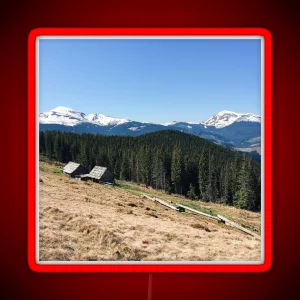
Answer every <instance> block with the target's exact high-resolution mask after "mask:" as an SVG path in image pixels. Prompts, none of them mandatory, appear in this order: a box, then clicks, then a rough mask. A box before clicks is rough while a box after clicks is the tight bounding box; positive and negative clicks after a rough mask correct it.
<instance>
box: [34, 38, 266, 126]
mask: <svg viewBox="0 0 300 300" xmlns="http://www.w3.org/2000/svg"><path fill="white" fill-rule="evenodd" d="M39 51H40V52H39V53H40V56H39V60H40V61H39V63H40V111H41V112H46V111H48V110H50V109H53V108H55V107H56V106H66V107H71V108H73V109H75V110H78V111H81V112H85V113H102V114H105V115H108V116H113V117H119V118H128V119H131V120H135V121H144V122H155V123H164V122H169V121H175V120H176V121H192V122H200V121H204V120H206V119H208V118H209V117H211V116H212V115H213V114H215V113H217V112H219V111H221V110H231V111H235V112H250V113H256V114H259V115H260V79H261V77H260V76H261V74H260V73H261V71H260V63H261V58H260V40H187V39H181V40H158V39H155V40H141V39H138V40H133V39H131V40H120V39H119V40H108V39H106V40H103V39H97V40H91V39H90V40H87V39H82V40H75V39H72V40H58V39H56V40H55V39H48V40H47V39H43V40H40V50H39Z"/></svg>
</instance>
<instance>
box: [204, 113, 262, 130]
mask: <svg viewBox="0 0 300 300" xmlns="http://www.w3.org/2000/svg"><path fill="white" fill-rule="evenodd" d="M234 122H259V123H260V122H261V117H260V116H258V115H256V114H252V113H236V112H233V111H229V110H222V111H220V112H219V113H217V114H215V115H214V116H212V117H211V118H209V119H208V120H206V121H205V122H202V124H203V125H206V126H214V127H216V128H223V127H226V126H228V125H231V124H232V123H234Z"/></svg>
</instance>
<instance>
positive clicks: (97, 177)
mask: <svg viewBox="0 0 300 300" xmlns="http://www.w3.org/2000/svg"><path fill="white" fill-rule="evenodd" d="M88 178H89V179H91V180H92V181H94V182H98V183H109V184H114V175H113V173H112V172H110V171H109V170H108V169H107V168H105V167H100V166H95V167H94V168H93V170H92V171H91V172H90V174H89V175H88Z"/></svg>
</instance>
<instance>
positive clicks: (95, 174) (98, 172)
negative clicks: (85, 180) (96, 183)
mask: <svg viewBox="0 0 300 300" xmlns="http://www.w3.org/2000/svg"><path fill="white" fill-rule="evenodd" d="M106 170H107V168H106V167H100V166H95V167H94V169H93V170H92V171H91V172H90V174H89V177H91V178H94V179H100V178H101V177H102V175H103V174H104V172H105V171H106Z"/></svg>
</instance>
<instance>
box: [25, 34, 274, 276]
mask: <svg viewBox="0 0 300 300" xmlns="http://www.w3.org/2000/svg"><path fill="white" fill-rule="evenodd" d="M78 35H82V36H106V35H107V36H112V35H124V36H128V35H129V36H139V35H143V36H145V35H146V36H147V35H149V36H151V35H156V36H172V35H173V36H178V35H184V36H249V37H251V36H260V37H262V38H263V39H264V90H265V93H264V94H265V97H264V108H265V109H264V116H263V117H264V125H265V126H264V143H265V144H264V175H265V177H264V193H265V194H264V196H265V197H264V204H265V208H264V220H265V226H264V254H265V256H264V262H263V263H262V264H257V265H254V264H251V265H248V264H230V263H227V264H225V262H224V264H207V265H204V264H201V265H198V264H188V265H187V264H186V265H184V264H176V262H174V264H166V265H163V264H154V263H151V264H135V265H130V262H129V263H128V264H126V265H124V264H122V265H121V264H119V265H117V264H113V265H109V264H105V265H104V264H101V265H88V264H76V263H74V264H65V265H63V264H51V265H50V264H47V265H44V264H38V263H37V262H36V260H35V253H36V244H35V239H36V234H37V232H38V231H37V228H36V226H35V224H36V222H35V218H36V216H35V209H36V185H35V179H36V171H35V170H36V155H37V153H36V95H35V93H36V39H37V37H39V36H78ZM27 125H28V173H27V174H28V263H29V266H30V268H31V269H32V270H33V271H37V272H265V271H267V270H269V269H270V267H271V265H272V37H271V33H270V32H269V31H268V30H266V29H263V28H37V29H34V30H32V31H31V32H30V34H29V37H28V124H27Z"/></svg>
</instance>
